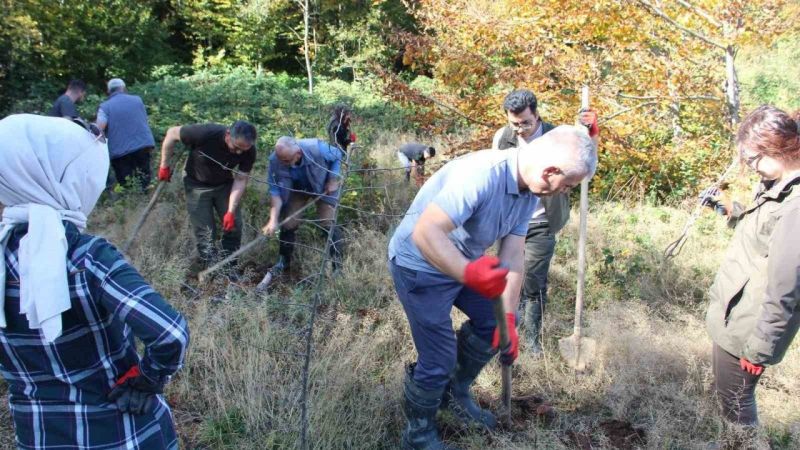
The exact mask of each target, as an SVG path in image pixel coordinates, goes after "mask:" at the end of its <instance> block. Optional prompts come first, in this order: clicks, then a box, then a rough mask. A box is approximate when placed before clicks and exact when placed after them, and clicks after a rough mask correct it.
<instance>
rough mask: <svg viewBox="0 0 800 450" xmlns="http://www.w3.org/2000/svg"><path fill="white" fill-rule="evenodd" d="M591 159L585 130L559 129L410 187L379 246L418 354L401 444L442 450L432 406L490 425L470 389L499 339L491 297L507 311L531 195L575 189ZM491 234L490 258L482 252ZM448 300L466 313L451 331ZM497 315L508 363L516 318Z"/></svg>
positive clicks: (514, 296)
mask: <svg viewBox="0 0 800 450" xmlns="http://www.w3.org/2000/svg"><path fill="white" fill-rule="evenodd" d="M542 150H546V151H542ZM596 166H597V152H596V148H595V145H594V142H593V141H592V140H591V138H590V137H589V135H588V133H587V132H586V129H585V128H579V127H574V126H560V127H558V128H556V129H554V130H553V131H551V132H550V133H548V134H547V135H545V136H543V137H542V138H540V139H537V140H536V141H534V142H532V143H530V144H528V145H526V146H525V147H523V148H520V149H509V150H508V151H504V152H498V151H481V152H476V153H471V154H469V155H466V156H464V157H462V158H459V159H456V160H454V161H451V162H450V163H448V164H447V165H445V166H444V167H443V168H442V169H440V170H439V171H438V172H437V173H436V174H434V175H433V176H432V177H431V178H430V179H429V180H428V181H427V182H426V183H425V184H424V185H423V187H422V189H420V191H419V193H418V194H417V196H416V198H415V199H414V202H413V203H412V204H411V207H410V208H409V209H408V211H407V212H406V215H405V217H404V218H403V221H402V222H401V223H400V225H399V226H398V228H397V230H396V231H395V233H394V235H393V236H392V240H391V242H390V243H389V271H390V272H391V274H392V278H393V280H394V285H395V290H396V292H397V295H398V297H399V298H400V302H401V303H402V304H403V309H404V311H405V313H406V316H407V317H408V322H409V325H410V327H411V334H412V337H413V339H414V346H415V347H416V349H417V354H418V356H417V362H416V363H415V364H412V365H410V366H409V368H408V369H407V371H406V377H405V381H404V398H405V414H406V418H407V419H408V424H407V426H406V428H405V430H404V432H403V437H402V442H403V448H406V449H446V448H449V447H447V446H446V445H445V444H444V443H442V441H441V440H440V438H439V436H438V431H437V429H436V420H435V418H436V412H437V410H438V409H439V407H440V406H442V405H444V406H446V407H448V408H450V409H451V410H452V411H453V412H454V414H455V415H456V417H458V418H459V419H460V420H462V421H464V422H465V423H467V424H470V425H476V426H478V427H481V428H484V429H493V428H494V427H496V425H497V420H496V419H495V417H494V415H493V414H492V413H491V412H489V411H486V410H483V409H481V408H480V407H479V406H478V405H477V404H476V403H475V401H474V400H473V399H472V396H471V394H470V386H471V385H472V383H473V382H474V381H475V379H476V378H477V377H478V374H479V373H480V372H481V370H482V369H483V367H484V366H485V365H486V364H487V363H488V362H489V361H490V360H491V359H492V357H493V356H494V355H495V353H497V348H498V343H499V341H500V336H499V334H500V333H499V332H498V330H497V328H498V327H497V321H496V320H495V316H494V313H493V309H494V308H493V304H492V300H494V299H496V298H498V297H499V300H496V301H502V302H503V304H504V306H505V311H516V310H517V304H518V303H519V293H520V287H521V285H522V278H523V264H524V261H523V260H524V254H523V253H524V242H525V235H526V233H527V230H528V221H529V220H530V217H531V214H533V211H534V209H535V208H536V205H537V203H538V202H539V198H538V196H546V195H553V194H557V193H560V192H565V191H566V190H568V189H570V188H572V187H574V186H577V185H578V184H579V183H580V182H581V180H582V179H584V178H586V177H590V176H591V175H593V174H594V171H595V168H596ZM465 180H469V181H468V182H465ZM496 241H499V242H500V244H499V255H498V257H492V256H487V255H485V254H484V253H485V251H486V250H487V249H488V248H489V247H490V246H491V245H492V244H494V243H495V242H496ZM504 266H507V267H504ZM453 306H455V307H457V308H458V309H460V310H461V311H463V312H464V313H465V314H466V315H467V316H468V317H469V321H467V322H466V323H464V325H463V326H462V327H461V329H460V330H459V331H458V333H457V336H456V335H455V334H454V333H453V324H452V320H451V317H450V312H451V309H452V307H453ZM505 319H506V322H507V325H508V331H509V333H508V334H509V338H510V342H509V345H508V346H507V347H506V348H504V349H503V355H502V361H503V363H504V364H511V363H512V362H513V361H514V360H515V359H516V357H517V355H518V344H519V339H518V337H517V333H516V315H515V314H514V313H513V312H509V313H506V318H505Z"/></svg>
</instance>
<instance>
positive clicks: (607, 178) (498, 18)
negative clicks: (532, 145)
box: [389, 0, 793, 200]
mask: <svg viewBox="0 0 800 450" xmlns="http://www.w3.org/2000/svg"><path fill="white" fill-rule="evenodd" d="M756 3H757V4H756ZM785 3H786V2H785V1H783V0H765V1H760V2H747V1H743V0H734V1H730V0H693V1H691V2H688V1H683V0H671V1H662V2H655V1H651V0H647V1H645V0H596V1H587V2H576V1H566V2H565V1H561V0H543V1H537V2H530V1H527V0H500V1H498V0H419V1H418V2H414V3H413V5H412V6H413V7H414V13H415V15H416V17H417V19H418V20H419V22H420V23H421V24H422V26H423V30H424V33H423V34H422V35H409V36H407V37H406V41H405V52H404V63H405V64H406V65H407V67H409V68H411V69H412V70H416V71H427V72H429V73H431V74H432V75H433V78H434V79H435V81H436V82H437V83H436V86H437V87H438V89H437V91H436V92H435V94H431V95H430V96H429V97H435V100H436V104H432V103H431V102H420V100H419V99H418V98H416V96H415V95H414V94H410V93H409V92H408V90H407V89H399V88H397V85H396V84H397V83H395V86H394V87H393V88H392V89H390V90H389V91H390V92H391V93H393V94H394V95H395V98H397V99H399V100H405V101H407V102H409V103H413V104H415V105H421V106H422V107H421V108H419V110H420V111H421V115H420V123H421V125H422V126H424V127H429V128H430V127H435V123H436V121H435V118H436V115H437V114H438V117H440V118H441V117H452V116H453V110H451V109H449V108H446V107H441V106H442V105H445V106H451V107H453V109H455V110H458V111H460V112H461V113H462V114H463V116H465V117H468V118H469V119H471V120H469V122H470V123H471V124H472V126H473V129H474V135H475V141H474V142H473V143H471V144H469V145H470V146H471V148H472V149H479V148H486V147H488V146H489V144H490V139H491V136H492V133H493V132H494V130H495V129H496V128H497V127H500V126H502V125H504V123H505V118H504V114H503V111H502V109H501V104H502V100H503V97H504V96H505V95H506V94H507V93H508V92H509V91H510V90H511V89H513V88H528V89H531V90H533V91H534V92H535V93H536V95H537V97H538V98H539V102H540V105H541V106H540V114H541V116H542V117H543V119H545V120H547V121H551V122H555V123H571V122H573V121H574V118H575V115H576V113H577V110H578V108H579V105H580V98H579V92H580V86H582V85H584V84H587V85H589V86H590V88H591V92H592V107H593V108H595V109H597V110H598V111H599V113H600V115H601V118H602V119H601V121H602V123H601V127H602V130H603V136H602V138H603V143H602V145H601V158H602V160H601V169H600V172H599V175H600V176H599V177H598V178H596V179H595V182H594V183H593V190H594V192H596V193H599V194H601V195H602V196H603V197H604V198H607V197H616V196H618V195H619V194H620V193H622V194H623V195H626V196H630V195H631V194H633V195H634V196H635V197H637V198H642V197H648V198H651V199H654V200H664V199H666V198H669V197H678V198H681V197H684V196H686V195H689V194H691V193H693V192H694V190H696V189H697V188H698V184H702V183H704V182H709V181H710V180H712V179H715V178H716V176H718V175H719V174H720V173H721V172H722V171H723V170H724V168H725V167H726V166H727V165H728V164H729V162H730V160H731V158H732V155H733V152H732V151H731V149H730V147H729V140H730V135H731V127H732V125H731V124H732V121H734V120H735V118H736V117H737V116H738V113H737V110H736V108H734V107H733V106H732V105H731V101H729V100H735V101H736V102H738V96H737V98H736V99H732V98H731V97H730V96H731V95H733V94H735V93H736V91H735V90H732V89H726V88H727V85H726V83H727V81H726V80H727V79H729V78H730V72H729V71H727V70H726V60H725V54H726V52H728V51H730V54H731V55H735V53H736V49H738V48H740V47H742V46H748V45H754V44H755V43H758V44H760V45H764V44H767V43H769V42H771V40H772V39H774V38H775V37H777V36H778V35H780V33H782V32H783V31H784V30H785V29H786V28H787V23H788V21H789V18H790V17H791V13H792V12H793V11H792V10H791V9H790V8H787V6H786V4H785ZM712 12H713V13H712ZM434 111H435V113H436V114H434ZM462 119H463V117H462ZM484 124H486V125H484ZM439 131H441V130H439ZM453 150H454V151H456V150H463V148H462V149H453Z"/></svg>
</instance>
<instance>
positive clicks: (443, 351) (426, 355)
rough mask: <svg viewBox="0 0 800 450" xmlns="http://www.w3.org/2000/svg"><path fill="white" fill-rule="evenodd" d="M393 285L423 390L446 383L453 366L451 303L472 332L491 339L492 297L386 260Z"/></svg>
mask: <svg viewBox="0 0 800 450" xmlns="http://www.w3.org/2000/svg"><path fill="white" fill-rule="evenodd" d="M389 271H390V272H391V273H392V279H394V288H395V291H396V292H397V296H398V297H399V298H400V302H401V303H402V304H403V310H405V313H406V317H408V324H409V325H410V326H411V336H412V337H413V339H414V346H415V347H416V349H417V366H416V367H415V368H414V381H416V382H417V384H418V385H419V386H420V387H421V388H423V389H425V390H434V389H441V388H444V387H445V386H447V383H448V381H449V378H450V374H451V372H452V371H453V369H454V368H455V366H456V336H455V332H454V331H453V322H452V320H451V319H450V311H451V310H452V309H453V306H455V307H456V308H458V309H460V310H461V311H462V312H464V314H466V315H467V317H469V320H470V322H471V323H472V327H473V331H474V332H475V334H476V335H477V336H478V337H480V338H481V339H484V340H485V341H486V342H491V341H492V335H493V334H494V328H495V324H496V322H495V319H494V312H493V305H492V301H491V300H489V299H487V298H486V297H483V296H481V295H480V294H478V293H477V292H475V291H473V290H472V289H469V288H467V287H466V286H464V285H463V284H461V283H459V282H458V281H456V280H454V279H452V278H450V277H449V276H447V275H443V274H436V273H428V272H420V271H416V270H412V269H407V268H405V267H401V266H398V265H397V264H395V263H394V261H389Z"/></svg>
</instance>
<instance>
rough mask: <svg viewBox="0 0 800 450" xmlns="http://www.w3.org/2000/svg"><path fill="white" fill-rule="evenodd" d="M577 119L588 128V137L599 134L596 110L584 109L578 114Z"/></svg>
mask: <svg viewBox="0 0 800 450" xmlns="http://www.w3.org/2000/svg"><path fill="white" fill-rule="evenodd" d="M578 120H579V121H580V122H581V123H582V124H583V125H584V126H585V127H586V128H588V129H589V137H595V136H597V135H598V134H600V127H599V126H598V125H597V111H595V110H593V109H585V110H583V111H581V112H580V114H578Z"/></svg>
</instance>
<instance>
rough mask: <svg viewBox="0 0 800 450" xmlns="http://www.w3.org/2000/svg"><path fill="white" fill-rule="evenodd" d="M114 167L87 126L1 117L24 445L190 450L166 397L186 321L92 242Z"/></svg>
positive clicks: (16, 401)
mask: <svg viewBox="0 0 800 450" xmlns="http://www.w3.org/2000/svg"><path fill="white" fill-rule="evenodd" d="M108 165H109V162H108V149H107V147H106V145H105V139H103V137H102V135H95V134H94V133H92V132H91V131H90V130H89V129H87V128H85V127H84V126H81V125H80V124H76V123H73V122H72V121H70V120H67V119H62V118H51V117H42V116H34V115H13V116H9V117H7V118H5V119H3V120H0V203H2V204H3V205H5V210H4V211H3V216H2V223H0V250H2V252H3V253H2V254H3V256H4V257H3V263H2V264H0V373H2V376H3V378H5V380H6V382H7V383H8V390H9V405H10V408H11V413H12V416H13V419H14V427H15V431H16V437H17V446H18V447H19V448H23V449H34V448H35V449H40V448H41V449H46V448H58V449H86V448H104V449H111V448H128V449H142V450H144V449H147V450H150V449H168V448H169V449H171V448H178V440H177V437H176V434H175V429H174V425H173V421H172V416H171V413H170V410H169V406H167V404H166V402H165V401H164V399H163V397H162V396H161V393H162V391H163V387H164V385H165V383H166V382H167V381H168V380H169V378H170V377H171V376H172V375H173V374H174V373H175V372H176V371H177V370H178V369H179V368H180V367H181V366H182V364H183V358H184V355H185V352H186V347H187V345H188V342H189V331H188V329H187V326H186V321H185V320H184V318H183V317H182V316H181V315H180V314H179V313H178V312H176V311H175V310H173V309H172V308H171V307H170V306H169V305H168V304H167V303H166V302H165V301H164V299H163V298H162V297H161V296H160V295H159V294H158V293H157V292H155V291H154V290H153V288H152V287H150V286H149V285H148V284H147V282H145V281H144V279H142V277H141V275H139V273H138V272H137V271H136V270H135V269H134V268H133V267H131V266H130V265H129V264H128V263H127V262H126V261H125V259H124V258H123V256H122V255H121V254H120V253H119V252H118V251H117V250H116V249H115V248H114V247H113V246H112V245H111V244H109V243H108V242H107V241H106V240H105V239H102V238H98V237H95V236H92V235H89V234H85V233H84V228H85V227H86V218H87V216H88V215H89V213H91V211H92V209H93V208H94V206H95V203H96V202H97V199H98V198H99V196H100V193H101V192H102V190H103V188H104V186H105V181H106V174H107V172H108ZM134 337H136V338H139V339H140V340H141V341H142V342H143V343H144V345H145V351H144V355H143V356H140V355H139V354H138V353H137V352H136V345H135V342H134Z"/></svg>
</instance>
